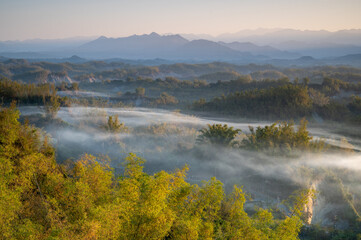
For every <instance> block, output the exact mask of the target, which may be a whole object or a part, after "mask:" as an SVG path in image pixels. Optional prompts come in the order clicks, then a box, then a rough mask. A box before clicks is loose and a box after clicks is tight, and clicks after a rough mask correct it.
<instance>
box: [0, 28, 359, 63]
mask: <svg viewBox="0 0 361 240" xmlns="http://www.w3.org/2000/svg"><path fill="white" fill-rule="evenodd" d="M187 36H188V39H187ZM197 37H198V38H197ZM359 53H361V30H357V29H356V30H342V31H338V32H328V31H324V30H322V31H299V30H293V29H257V30H244V31H240V32H238V33H234V34H223V35H220V36H217V37H213V36H210V35H204V34H203V35H196V34H188V35H186V34H185V35H180V34H170V35H159V34H157V33H155V32H153V33H151V34H143V35H132V36H129V37H120V38H107V37H104V36H102V37H98V38H91V39H89V38H70V39H53V40H41V39H35V40H25V41H4V42H0V56H4V57H8V58H27V59H55V58H58V59H66V58H68V57H69V56H72V55H77V56H80V57H81V58H85V59H128V60H145V59H161V60H162V61H163V60H168V61H190V62H191V61H231V62H238V63H247V62H262V61H268V60H272V59H284V60H287V59H293V60H296V59H298V58H300V57H302V56H312V57H314V58H317V59H320V58H331V57H333V58H334V57H339V56H344V55H349V54H359ZM53 61H56V59H55V60H53ZM68 61H69V62H82V61H84V60H83V59H80V60H79V59H69V60H68Z"/></svg>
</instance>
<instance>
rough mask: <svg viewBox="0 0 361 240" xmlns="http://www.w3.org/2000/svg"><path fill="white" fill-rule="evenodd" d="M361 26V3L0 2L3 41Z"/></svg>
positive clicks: (297, 0) (193, 0)
mask: <svg viewBox="0 0 361 240" xmlns="http://www.w3.org/2000/svg"><path fill="white" fill-rule="evenodd" d="M256 28H294V29H302V30H305V29H308V30H320V29H325V30H331V31H336V30H340V29H351V28H359V29H360V28H361V0H0V40H24V39H32V38H44V39H52V38H67V37H74V36H100V35H104V36H107V37H121V36H127V35H132V34H143V33H150V32H158V33H161V34H162V33H207V34H212V35H217V34H221V33H226V32H237V31H239V30H243V29H256Z"/></svg>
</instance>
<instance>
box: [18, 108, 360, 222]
mask: <svg viewBox="0 0 361 240" xmlns="http://www.w3.org/2000/svg"><path fill="white" fill-rule="evenodd" d="M20 111H21V113H22V116H23V117H29V118H30V117H32V116H33V117H34V116H39V115H40V114H42V111H43V110H42V109H41V108H39V107H20ZM110 115H112V116H115V115H117V116H118V117H119V120H120V122H123V123H124V124H125V126H126V127H128V128H129V132H127V133H117V134H114V133H110V132H107V131H105V129H104V126H105V124H106V122H107V116H110ZM57 117H58V118H59V119H61V120H62V121H63V124H61V125H60V126H59V125H57V126H56V127H55V126H54V125H52V124H51V123H50V124H45V125H44V126H43V129H44V130H46V132H48V133H49V134H50V136H51V137H52V141H53V144H54V146H55V148H56V149H57V159H58V160H59V161H60V162H62V161H65V160H66V159H69V158H71V159H73V160H76V159H77V158H79V157H80V156H81V155H82V154H84V153H90V154H94V155H103V154H106V155H108V156H109V157H110V159H111V166H112V167H113V168H114V169H115V173H117V172H121V171H122V169H123V165H122V162H123V159H124V157H126V156H127V154H128V153H129V152H134V153H136V154H137V155H138V156H140V157H143V158H144V159H146V163H145V168H144V170H145V172H147V173H149V174H152V173H155V172H159V171H162V170H165V171H174V170H176V169H177V168H182V167H184V166H185V165H188V166H189V169H190V170H189V172H188V176H187V179H188V181H189V182H191V183H201V182H202V181H204V180H209V179H210V178H211V177H213V176H215V177H216V178H217V179H219V180H221V181H222V182H223V183H224V185H225V189H226V191H230V190H231V189H232V186H233V185H239V186H244V189H245V191H246V192H248V193H249V194H250V195H251V196H252V200H253V201H250V202H249V204H250V207H252V206H253V205H252V203H253V202H258V203H259V204H261V207H269V206H274V205H275V204H279V203H281V202H282V201H283V200H284V199H286V198H287V197H288V196H289V195H291V194H292V192H294V191H295V190H297V189H299V188H307V187H310V186H314V188H315V189H316V190H317V191H319V192H318V195H319V196H318V198H317V199H318V200H317V203H316V205H315V208H314V213H313V214H314V216H315V217H314V219H313V223H320V224H323V225H325V226H328V225H332V224H333V222H332V221H331V220H330V218H332V217H330V214H331V215H332V214H337V213H333V212H332V211H333V209H335V207H334V206H333V204H334V201H339V200H335V199H340V198H341V199H343V198H344V196H343V195H342V194H341V195H340V196H334V195H331V196H330V195H329V194H328V192H329V191H331V192H332V191H334V192H336V193H337V192H342V193H343V192H349V193H350V194H351V195H352V196H353V199H355V203H353V202H352V203H350V202H348V201H345V202H344V203H342V204H340V203H338V208H337V209H340V211H344V210H345V208H347V209H349V208H350V207H349V204H356V205H357V204H360V203H359V202H358V201H357V200H356V199H361V174H360V173H361V154H360V149H361V144H360V139H358V138H355V137H352V136H344V135H341V134H340V132H341V130H342V129H340V127H333V128H325V127H324V128H321V127H320V126H318V125H315V126H312V125H311V126H310V127H309V128H308V130H309V132H310V134H311V135H312V136H313V138H314V140H318V139H322V140H324V141H325V142H326V143H327V144H329V145H333V146H338V147H343V148H345V149H346V150H349V151H345V152H341V153H334V154H331V153H322V152H321V153H302V152H295V153H294V154H293V156H292V157H291V156H276V155H272V154H267V153H262V152H253V151H247V150H244V149H239V148H230V147H221V146H212V145H199V144H197V143H196V138H197V135H199V130H200V129H202V128H204V127H206V125H207V124H214V123H217V124H227V125H228V126H232V127H234V128H238V129H241V130H242V133H241V134H239V135H238V136H237V139H236V140H241V139H242V138H244V137H245V134H248V133H249V128H248V127H249V126H252V127H258V126H265V125H269V124H271V123H270V122H255V121H246V120H240V121H238V122H236V121H235V120H234V119H226V118H212V117H200V116H191V115H187V114H183V113H179V112H172V111H168V110H161V109H147V108H91V107H70V108H61V110H60V111H59V112H58V115H57ZM345 132H347V131H345ZM330 179H331V180H330ZM332 179H333V180H332ZM334 181H336V182H338V183H339V184H338V185H335V183H334ZM325 186H327V191H325V190H324V189H326V188H325ZM329 188H331V189H332V188H334V189H332V190H330V189H329ZM322 189H323V190H322ZM327 209H329V211H327ZM316 216H317V217H316ZM332 216H334V215H332ZM340 224H341V225H340V228H345V227H347V226H348V223H346V222H345V221H344V222H341V223H340Z"/></svg>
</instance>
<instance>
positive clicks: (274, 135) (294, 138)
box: [242, 119, 325, 152]
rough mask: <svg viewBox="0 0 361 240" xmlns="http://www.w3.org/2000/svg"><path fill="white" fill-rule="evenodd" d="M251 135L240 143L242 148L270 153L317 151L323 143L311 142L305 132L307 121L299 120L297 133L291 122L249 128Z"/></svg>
mask: <svg viewBox="0 0 361 240" xmlns="http://www.w3.org/2000/svg"><path fill="white" fill-rule="evenodd" d="M250 131H251V133H250V134H249V135H247V137H246V138H245V139H243V141H242V144H243V145H242V147H244V148H246V149H250V150H269V151H272V152H280V151H281V152H285V151H286V152H290V151H291V150H295V149H297V150H312V151H319V150H322V149H323V148H324V147H325V142H323V141H321V140H319V141H312V137H311V136H310V135H309V132H308V131H307V121H306V120H305V119H303V120H301V122H300V124H299V126H298V129H297V131H295V129H294V123H293V122H281V123H279V124H278V125H277V123H273V124H272V125H269V126H265V127H257V129H256V130H255V129H254V128H252V127H250Z"/></svg>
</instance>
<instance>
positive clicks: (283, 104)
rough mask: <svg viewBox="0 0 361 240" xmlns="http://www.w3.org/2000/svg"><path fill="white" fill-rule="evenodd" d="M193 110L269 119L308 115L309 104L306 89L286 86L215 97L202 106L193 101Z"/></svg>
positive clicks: (310, 102)
mask: <svg viewBox="0 0 361 240" xmlns="http://www.w3.org/2000/svg"><path fill="white" fill-rule="evenodd" d="M194 107H195V109H202V110H206V111H217V112H223V113H231V114H236V115H240V116H244V117H257V116H266V117H267V116H268V117H271V118H277V117H278V118H282V119H284V118H288V119H289V118H294V117H300V116H301V117H302V116H307V115H309V114H310V112H311V107H312V101H311V98H310V97H309V95H308V92H307V88H306V87H302V86H296V85H285V86H281V87H276V88H269V89H261V90H257V89H256V90H250V91H243V92H236V93H232V94H229V95H227V96H222V97H217V98H214V99H213V100H212V101H210V102H207V103H204V104H200V103H199V102H196V103H195V104H194Z"/></svg>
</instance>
